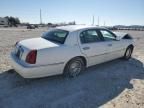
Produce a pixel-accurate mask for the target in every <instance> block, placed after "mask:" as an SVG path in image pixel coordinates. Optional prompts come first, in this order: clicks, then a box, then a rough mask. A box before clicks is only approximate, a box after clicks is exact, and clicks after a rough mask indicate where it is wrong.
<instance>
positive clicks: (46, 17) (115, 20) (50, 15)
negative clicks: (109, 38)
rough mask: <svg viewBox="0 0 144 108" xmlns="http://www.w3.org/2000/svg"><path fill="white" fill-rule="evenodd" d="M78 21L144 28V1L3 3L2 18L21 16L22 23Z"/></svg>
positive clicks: (28, 0) (32, 0) (29, 0)
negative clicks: (141, 26)
mask: <svg viewBox="0 0 144 108" xmlns="http://www.w3.org/2000/svg"><path fill="white" fill-rule="evenodd" d="M40 9H41V10H42V21H43V23H50V22H51V23H60V22H70V21H76V23H77V24H87V25H91V24H92V17H93V16H94V18H95V25H97V24H98V17H99V23H100V25H101V26H103V25H104V22H105V25H107V26H112V25H144V0H1V2H0V17H5V16H14V17H19V18H20V20H21V22H29V23H34V24H37V23H40Z"/></svg>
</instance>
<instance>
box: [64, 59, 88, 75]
mask: <svg viewBox="0 0 144 108" xmlns="http://www.w3.org/2000/svg"><path fill="white" fill-rule="evenodd" d="M84 68H85V65H84V62H83V60H82V59H81V58H79V57H77V58H74V59H72V60H70V61H69V62H68V63H67V65H66V67H65V69H64V75H65V76H66V77H76V76H77V75H79V74H80V72H81V71H83V70H84Z"/></svg>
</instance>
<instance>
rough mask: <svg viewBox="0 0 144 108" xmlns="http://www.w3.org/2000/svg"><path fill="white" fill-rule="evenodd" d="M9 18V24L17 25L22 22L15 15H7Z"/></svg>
mask: <svg viewBox="0 0 144 108" xmlns="http://www.w3.org/2000/svg"><path fill="white" fill-rule="evenodd" d="M5 18H6V19H7V20H8V25H9V26H11V27H12V26H15V27H17V24H20V20H19V18H17V17H16V18H15V17H12V16H10V17H9V16H6V17H5Z"/></svg>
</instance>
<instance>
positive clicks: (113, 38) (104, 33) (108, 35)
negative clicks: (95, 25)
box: [100, 30, 115, 41]
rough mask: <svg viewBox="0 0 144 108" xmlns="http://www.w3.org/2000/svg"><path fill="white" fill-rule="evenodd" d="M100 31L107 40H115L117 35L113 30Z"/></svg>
mask: <svg viewBox="0 0 144 108" xmlns="http://www.w3.org/2000/svg"><path fill="white" fill-rule="evenodd" d="M100 32H101V34H102V36H103V38H104V40H105V41H111V40H115V36H114V35H113V34H112V33H111V32H109V31H107V30H100Z"/></svg>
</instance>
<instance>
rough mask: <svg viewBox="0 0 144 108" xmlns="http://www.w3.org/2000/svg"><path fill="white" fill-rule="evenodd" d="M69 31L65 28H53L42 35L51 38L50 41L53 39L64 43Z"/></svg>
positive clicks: (47, 38)
mask: <svg viewBox="0 0 144 108" xmlns="http://www.w3.org/2000/svg"><path fill="white" fill-rule="evenodd" d="M68 33H69V32H68V31H65V30H59V29H56V30H52V31H49V32H47V33H45V34H44V35H43V36H42V38H44V39H46V40H49V41H52V42H56V43H60V44H64V42H65V39H66V37H67V35H68Z"/></svg>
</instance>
